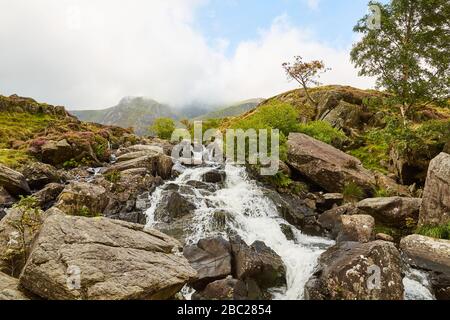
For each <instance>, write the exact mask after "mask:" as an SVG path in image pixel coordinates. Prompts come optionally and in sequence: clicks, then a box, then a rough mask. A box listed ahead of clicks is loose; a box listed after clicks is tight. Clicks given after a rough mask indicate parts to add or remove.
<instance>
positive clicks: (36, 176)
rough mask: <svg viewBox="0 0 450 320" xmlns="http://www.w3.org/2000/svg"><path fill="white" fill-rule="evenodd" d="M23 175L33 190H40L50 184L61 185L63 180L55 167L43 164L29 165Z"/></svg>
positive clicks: (22, 171) (34, 163)
mask: <svg viewBox="0 0 450 320" xmlns="http://www.w3.org/2000/svg"><path fill="white" fill-rule="evenodd" d="M21 173H22V174H23V175H24V176H25V177H26V180H27V183H28V185H29V186H30V188H31V189H33V190H39V189H42V188H43V187H45V186H46V185H47V184H49V183H60V182H61V180H63V177H61V175H60V174H59V172H58V170H56V168H55V167H53V166H51V165H49V164H44V163H41V162H31V163H29V164H27V165H26V166H25V167H24V168H23V169H22V170H21Z"/></svg>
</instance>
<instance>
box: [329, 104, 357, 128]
mask: <svg viewBox="0 0 450 320" xmlns="http://www.w3.org/2000/svg"><path fill="white" fill-rule="evenodd" d="M362 111H363V110H362V108H361V106H358V105H355V104H351V103H347V102H345V101H341V102H339V104H338V105H337V106H336V107H335V108H333V109H331V110H328V111H326V112H325V113H324V114H323V115H322V118H321V120H323V121H326V122H328V123H330V124H331V125H332V126H333V127H335V128H336V129H347V128H358V127H360V126H361V124H362V123H361V113H362Z"/></svg>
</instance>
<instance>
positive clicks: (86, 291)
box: [20, 215, 196, 300]
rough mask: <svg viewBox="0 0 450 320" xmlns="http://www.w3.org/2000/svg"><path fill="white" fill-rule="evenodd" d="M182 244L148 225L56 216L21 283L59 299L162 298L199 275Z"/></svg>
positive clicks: (47, 223) (43, 230)
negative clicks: (183, 253) (181, 251)
mask: <svg viewBox="0 0 450 320" xmlns="http://www.w3.org/2000/svg"><path fill="white" fill-rule="evenodd" d="M179 247H180V243H179V242H178V241H176V240H175V239H172V238H170V237H168V236H166V235H164V234H162V233H160V232H158V231H156V230H153V229H148V228H145V227H144V226H142V225H138V224H132V223H127V222H123V221H118V220H111V219H106V218H85V217H75V216H68V215H52V216H51V217H49V218H48V219H47V220H46V221H45V223H44V225H43V226H42V228H41V231H40V233H39V235H38V237H37V238H36V240H35V244H34V246H33V249H32V251H31V254H30V257H29V259H28V261H27V263H26V265H25V268H24V270H23V272H22V274H21V276H20V285H21V286H23V287H24V288H26V289H27V290H29V291H30V292H32V293H34V294H36V295H38V296H40V297H42V298H44V299H55V300H157V299H168V298H171V297H172V296H174V295H175V294H176V293H177V292H178V291H180V290H181V288H182V287H183V286H184V285H185V284H186V283H187V282H188V281H190V280H192V279H194V278H195V277H196V272H195V270H194V269H192V268H191V267H190V266H189V264H188V262H187V260H186V259H185V258H184V257H182V256H179V255H177V254H175V253H173V252H174V250H176V249H177V248H179Z"/></svg>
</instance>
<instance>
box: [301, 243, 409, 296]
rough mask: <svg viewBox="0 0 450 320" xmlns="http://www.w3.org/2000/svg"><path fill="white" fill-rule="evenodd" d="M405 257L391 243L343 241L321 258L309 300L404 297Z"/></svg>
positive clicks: (307, 288) (307, 290) (308, 286)
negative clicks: (403, 261) (403, 262)
mask: <svg viewBox="0 0 450 320" xmlns="http://www.w3.org/2000/svg"><path fill="white" fill-rule="evenodd" d="M403 293H404V288H403V276H402V259H401V257H400V252H399V251H398V250H397V248H396V247H395V245H394V244H393V243H391V242H385V241H374V242H369V243H358V242H341V243H339V244H337V245H336V246H334V247H332V248H330V249H328V250H327V251H326V252H324V253H323V254H322V255H321V256H320V258H319V265H318V267H317V268H316V271H315V273H314V275H313V276H312V277H311V278H310V279H309V280H308V282H307V284H306V286H305V297H306V299H308V300H403Z"/></svg>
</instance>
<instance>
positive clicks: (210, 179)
mask: <svg viewBox="0 0 450 320" xmlns="http://www.w3.org/2000/svg"><path fill="white" fill-rule="evenodd" d="M202 179H203V181H204V182H207V183H224V182H225V179H226V173H225V171H223V170H211V171H209V172H206V173H205V174H204V175H203V177H202Z"/></svg>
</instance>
